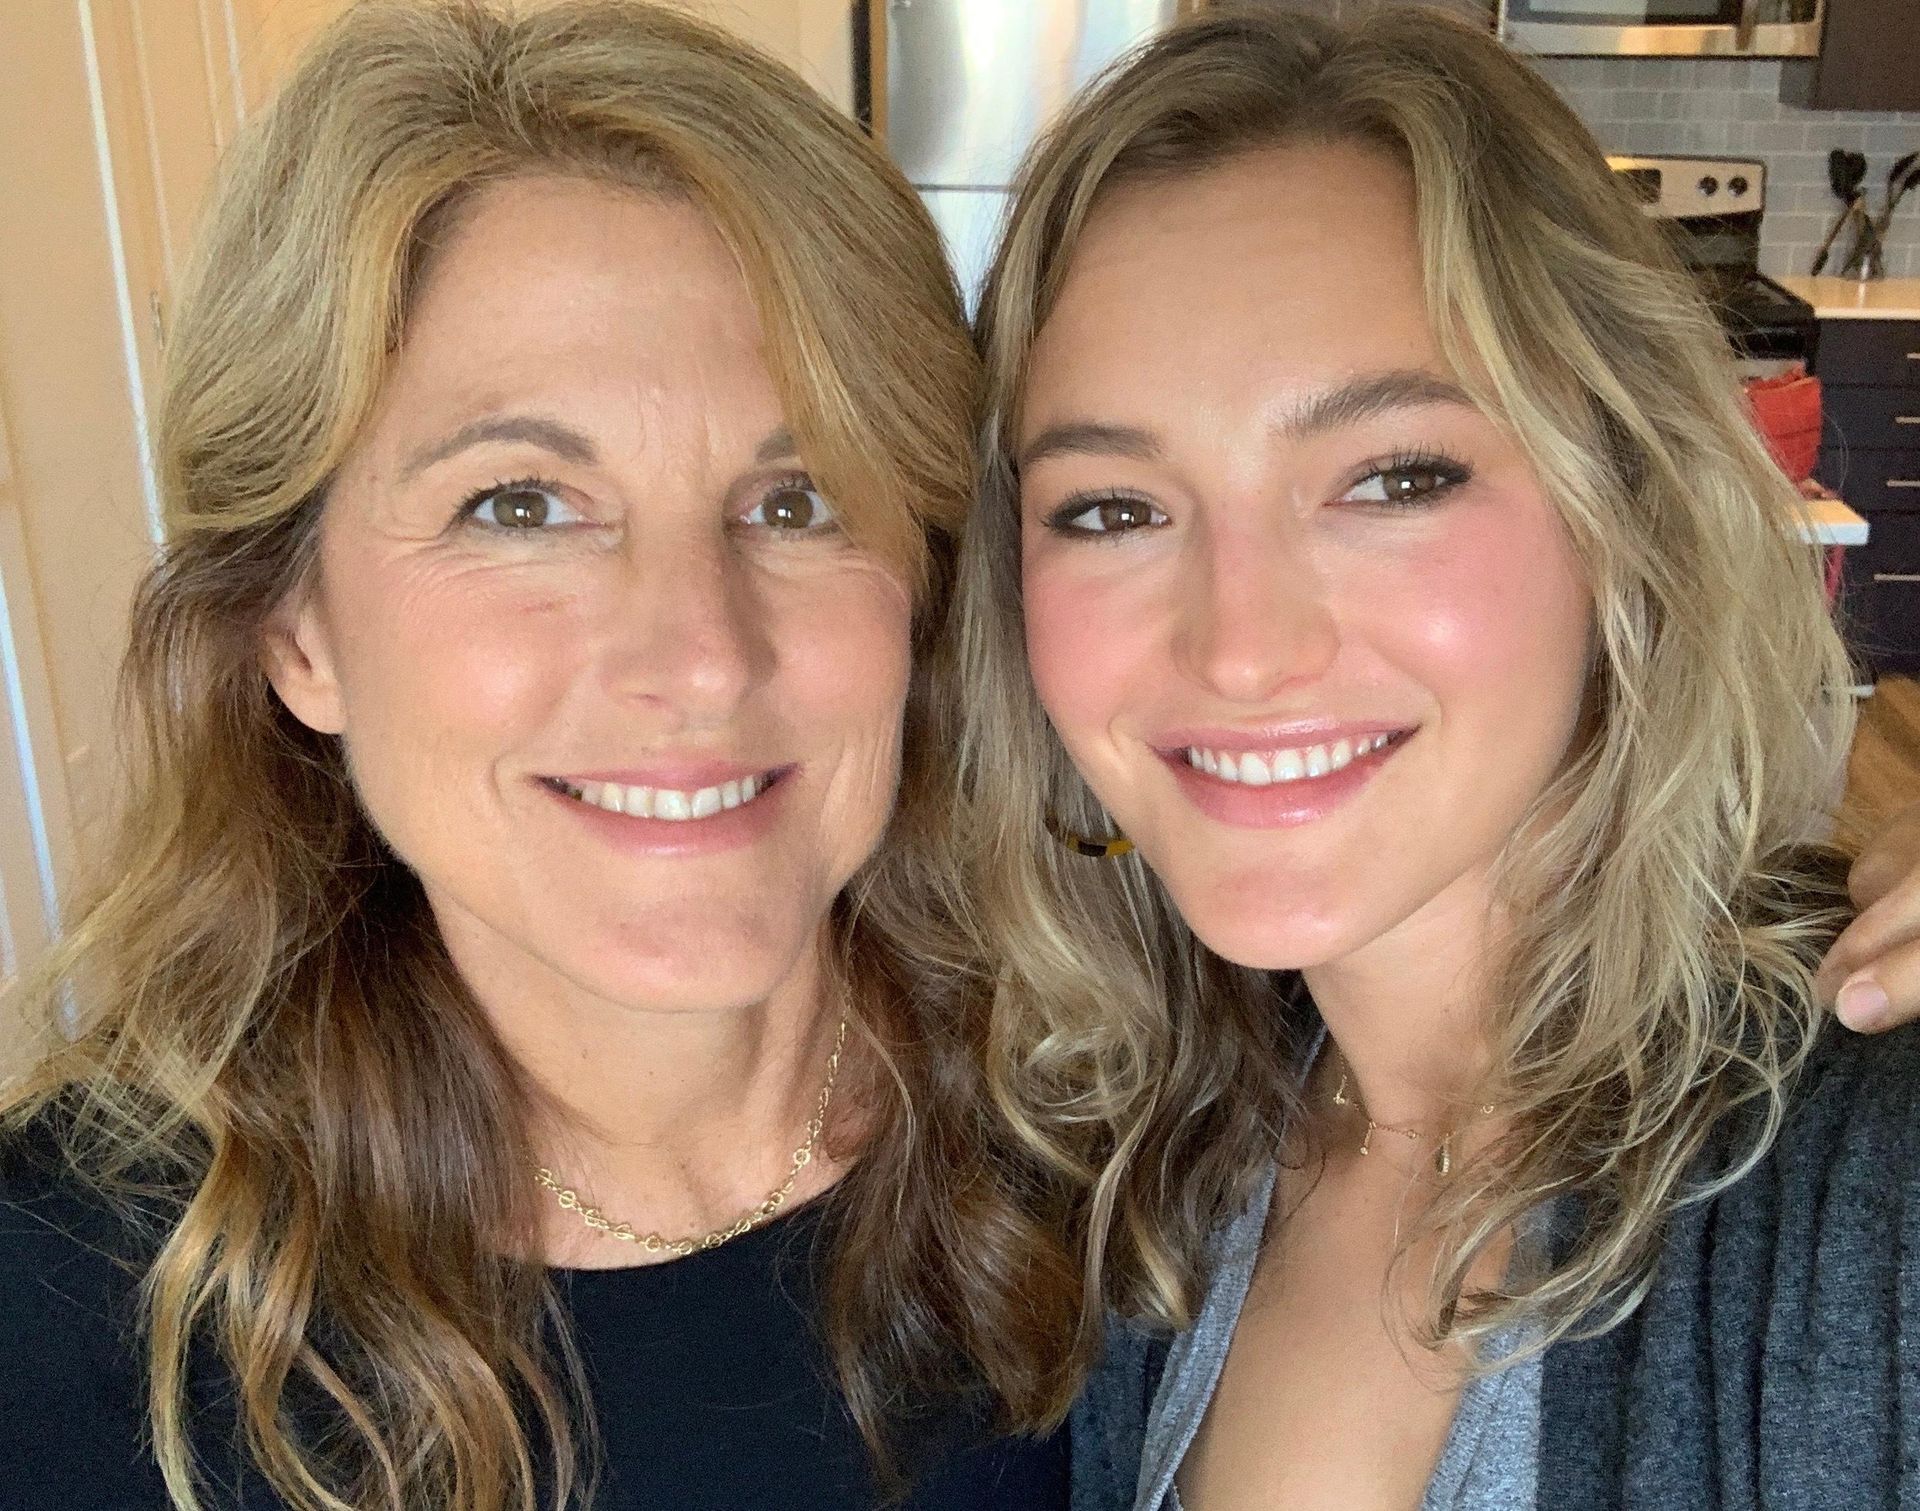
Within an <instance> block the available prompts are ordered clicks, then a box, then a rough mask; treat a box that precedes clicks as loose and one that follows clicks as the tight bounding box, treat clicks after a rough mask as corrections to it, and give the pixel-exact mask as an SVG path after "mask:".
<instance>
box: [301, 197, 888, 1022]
mask: <svg viewBox="0 0 1920 1511" xmlns="http://www.w3.org/2000/svg"><path fill="white" fill-rule="evenodd" d="M784 421H785V417H784V416H783V414H782V412H781V405H780V400H779V397H778V396H777V394H776V393H775V390H774V385H773V382H772V380H771V378H770V377H769V375H768V372H767V367H766V362H765V359H764V356H763V352H762V341H761V332H760V328H759V322H758V319H757V316H756V314H755V311H754V307H753V304H752V301H751V299H750V296H749V294H748V291H747V287H746V285H745V283H744V281H743V279H742V277H741V275H740V273H739V271H738V270H737V268H736V265H735V263H734V261H733V258H732V257H731V255H730V254H729V252H728V250H727V249H726V247H725V246H724V245H723V244H722V242H721V241H720V239H719V237H718V236H717V235H716V234H715V232H714V230H713V229H712V227H711V226H710V225H709V224H708V222H707V221H706V219H705V218H704V217H703V216H702V215H701V214H700V213H699V211H697V210H696V209H694V208H692V207H691V206H689V205H687V204H684V203H680V202H677V201H674V200H671V199H667V198H661V197H653V196H648V195H643V194H639V193H634V192H627V191H622V190H618V189H612V188H606V187H599V186H594V185H589V184H586V183H582V182H576V181H571V180H564V179H545V178H529V179H523V180H518V181H510V182H506V183H503V184H499V185H496V186H493V187H490V188H488V189H486V190H485V191H483V192H481V193H480V194H479V195H478V196H477V197H476V198H475V199H474V200H473V201H472V202H471V203H470V204H469V205H468V206H467V207H466V208H465V209H464V211H463V212H462V213H461V214H460V215H459V216H458V217H456V219H455V222H454V224H453V226H452V229H451V231H450V232H449V234H448V235H447V237H446V238H445V240H444V241H443V243H442V246H441V249H440V250H439V251H438V252H437V253H436V255H435V257H434V259H433V261H432V263H431V265H430V270H429V273H428V275H427V277H426V280H425V283H424V286H423V288H422V290H421V292H420V295H419V299H418V302H417V305H416V307H415V310H414V312H413V315H412V318H411V320H410V323H409V325H408V328H407V333H406V338H405V342H404V344H403V345H402V347H401V349H400V351H399V353H398V355H397V358H396V360H395V362H394V364H393V367H392V371H391V375H390V377H389V379H388V382H387V385H386V387H385V389H384V390H383V392H382V394H381V397H380V401H379V405H378V409H377V412H376V413H375V415H374V416H373V418H372V420H371V422H370V423H369V424H368V426H367V427H366V429H365V432H364V433H363V434H362V435H361V436H360V437H359V440H358V442H357V444H356V445H355V447H354V449H353V452H352V454H351V455H350V456H349V457H348V458H347V460H346V461H345V463H344V464H343V466H342V468H341V470H340V473H339V477H338V481H337V482H336V484H335V485H334V487H333V488H332V490H331V492H330V493H329V495H328V498H327V502H326V507H325V510H324V511H323V515H322V521H321V526H320V553H319V566H318V571H317V573H316V574H315V576H314V578H313V581H312V583H311V585H310V587H309V588H308V589H307V590H306V591H305V592H304V593H303V595H302V596H301V597H300V599H299V600H298V601H297V602H295V603H292V604H289V605H287V606H286V607H285V609H284V610H283V612H282V613H281V615H280V616H279V618H278V620H277V621H276V625H275V628H274V630H273V632H272V633H271V635H270V637H269V647H268V660H269V665H270V668H271V671H272V675H273V678H274V681H275V684H276V686H277V687H278V688H279V690H280V692H281V695H282V696H283V698H284V699H285V700H286V702H287V703H288V704H289V706H290V707H291V708H292V709H293V711H294V712H295V713H296V714H297V715H298V716H299V717H300V718H301V719H302V720H303V721H305V722H306V723H307V724H309V725H311V726H312V727H314V728H316V729H320V730H326V731H330V732H336V733H338V734H340V735H342V736H343V737H344V740H345V746H346V750H347V753H348V756H349V759H350V761H351V765H352V770H353V775H354V780H355V782H356V784H357V787H358V789H359V792H360V794H361V798H362V800H363V801H364V803H365V805H366V807H367V809H368V811H369V812H370V814H371V815H372V817H373V819H374V822H375V823H376V824H377V825H378V826H379V828H380V830H381V832H382V833H383V834H384V835H385V836H386V838H387V839H388V841H389V842H390V843H391V844H392V846H393V848H394V849H395V850H396V851H397V852H398V854H399V855H400V857H401V858H402V859H403V860H405V861H406V862H407V864H408V865H409V866H411V867H412V868H413V869H414V870H415V871H416V872H417V873H418V874H419V876H420V878H421V880H422V882H423V883H424V885H425V888H426V892H427V895H428V897H429V899H430V900H431V903H432V906H433V908H434V912H435V916H436V918H437V920H438V921H439V923H440V926H441V928H442V930H443V931H444V932H445V934H446V936H447V939H448V943H449V946H450V948H452V950H453V953H454V958H455V960H456V961H457V962H458V963H459V964H460V965H461V967H462V969H463V971H465V972H466V973H467V974H468V975H469V977H470V978H474V977H478V976H484V977H487V978H489V980H487V981H482V980H478V979H476V980H475V982H474V984H475V985H476V987H478V988H481V989H482V990H483V996H484V994H485V989H486V988H487V987H488V986H489V985H491V986H492V988H493V989H494V990H495V991H496V992H500V993H514V994H524V993H525V992H527V991H530V990H531V991H540V990H544V989H547V988H549V987H552V986H554V985H556V984H559V985H562V986H567V987H571V988H573V989H577V990H582V991H585V992H587V993H589V994H591V995H592V996H594V997H596V998H598V999H603V1000H607V1001H611V1002H614V1003H619V1004H631V1005H646V1006H657V1007H667V1008H722V1007H726V1006H730V1005H738V1004H743V1003H747V1002H752V1001H758V1000H762V999H764V998H766V997H767V996H769V995H771V994H773V993H774V992H776V991H777V990H778V989H779V988H780V987H781V985H782V983H783V982H786V981H789V980H790V979H793V978H794V976H795V973H796V972H797V971H799V970H801V969H803V963H804V962H806V961H807V960H808V959H809V958H810V957H809V950H810V947H811V946H812V945H813V944H814V942H815V941H816V940H817V939H818V938H819V932H820V929H821V926H822V922H823V920H824V919H825V917H826V915H827V912H828V909H829V907H830V905H831V902H832V899H833V897H834V895H835V894H836V893H837V892H838V891H839V890H840V888H841V887H842V885H843V884H844V883H845V882H846V881H847V879H848V877H849V876H850V875H851V874H852V873H853V872H854V870H855V869H856V868H857V867H858V866H859V865H860V864H861V863H862V861H864V860H865V859H866V857H867V856H868V854H869V853H870V852H871V851H872V850H873V848H874V846H875V844H876V842H877V841H878V838H879V836H880V834H881V831H882V828H883V826H884V825H885V822H886V819H887V815H888V812H889V810H890V808H891V806H892V802H893V796H894V788H895V783H896V779H897V775H898V765H899V746H900V731H901V712H902V708H903V705H904V701H905V696H906V687H907V677H908V660H909V622H910V604H909V598H908V594H907V591H906V590H905V588H904V587H903V586H902V583H901V581H900V580H899V578H898V576H897V575H896V574H895V573H894V572H892V571H890V570H889V569H888V568H887V567H886V566H884V565H882V564H881V563H880V562H878V561H876V560H875V559H874V558H873V557H871V556H870V555H868V554H866V553H865V552H863V551H862V550H860V549H857V548H856V547H855V546H854V545H853V544H852V542H851V541H849V539H848V538H847V537H846V536H845V535H843V534H842V533H841V532H840V530H839V528H838V527H837V526H836V524H835V518H834V514H833V512H832V509H831V506H830V505H829V503H828V502H827V501H826V500H825V499H823V498H822V497H821V496H820V495H819V494H818V493H817V492H815V491H814V487H813V484H812V482H811V481H810V480H809V479H808V477H807V476H806V474H805V472H804V470H803V469H802V467H801V463H800V461H799V458H798V456H797V455H796V453H795V451H794V447H793V443H792V441H791V439H790V437H789V436H788V434H787V431H786V428H785V423H784Z"/></svg>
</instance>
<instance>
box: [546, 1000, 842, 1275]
mask: <svg viewBox="0 0 1920 1511" xmlns="http://www.w3.org/2000/svg"><path fill="white" fill-rule="evenodd" d="M846 1047H847V1020H846V1019H845V1018H842V1019H841V1020H840V1031H839V1033H837V1034H835V1035H834V1039H833V1053H832V1054H830V1055H828V1056H827V1079H826V1082H825V1084H824V1085H822V1086H821V1088H820V1100H819V1102H818V1103H817V1104H816V1105H815V1106H814V1109H813V1116H812V1117H811V1118H809V1119H807V1141H806V1142H805V1143H804V1144H802V1145H801V1146H800V1147H799V1148H798V1149H796V1150H794V1151H793V1163H792V1164H791V1166H790V1167H789V1168H788V1170H787V1178H786V1179H785V1180H784V1181H782V1182H781V1183H780V1184H779V1185H778V1186H775V1187H774V1188H773V1190H771V1191H769V1192H768V1193H767V1194H766V1197H765V1199H764V1200H762V1201H761V1202H760V1204H759V1205H758V1206H756V1207H750V1208H749V1209H748V1210H747V1211H745V1212H743V1213H741V1214H740V1216H738V1217H736V1218H735V1219H734V1220H733V1221H732V1222H731V1223H729V1224H728V1225H727V1226H726V1227H724V1228H715V1229H714V1230H713V1231H712V1232H711V1233H703V1234H700V1235H698V1236H688V1237H686V1238H664V1237H662V1236H661V1235H660V1234H658V1233H636V1232H634V1231H633V1224H632V1223H626V1222H615V1221H614V1220H613V1219H612V1218H611V1217H609V1216H607V1214H606V1213H604V1212H602V1211H601V1210H600V1209H599V1208H598V1207H593V1206H589V1205H588V1204H587V1203H586V1202H585V1201H584V1200H582V1199H581V1197H580V1193H579V1192H577V1191H573V1190H571V1189H569V1188H568V1187H566V1186H563V1185H561V1184H560V1182H559V1180H558V1178H556V1177H555V1175H554V1173H553V1172H552V1171H551V1170H549V1169H548V1168H547V1167H546V1166H545V1165H542V1166H540V1167H538V1168H537V1169H536V1170H535V1171H534V1172H533V1178H534V1181H535V1183H536V1184H538V1185H539V1186H540V1187H541V1188H542V1189H543V1190H547V1191H551V1192H552V1193H553V1194H554V1198H555V1200H557V1201H558V1202H559V1203H560V1207H561V1210H562V1211H566V1212H578V1213H579V1214H580V1220H581V1221H582V1222H583V1223H585V1224H586V1225H587V1226H588V1227H589V1228H592V1229H593V1230H594V1231H595V1232H596V1233H599V1234H601V1235H602V1236H603V1237H606V1238H615V1239H618V1240H619V1241H620V1242H621V1243H631V1244H638V1245H639V1246H640V1248H641V1250H642V1251H643V1252H644V1253H648V1254H673V1255H676V1256H678V1257H679V1258H681V1259H684V1258H686V1257H687V1256H688V1255H689V1254H695V1253H699V1252H701V1251H703V1250H706V1249H717V1248H719V1247H720V1245H721V1244H723V1243H730V1242H732V1241H733V1240H734V1239H736V1238H738V1237H740V1236H741V1235H742V1234H745V1233H751V1232H752V1231H753V1230H754V1229H755V1228H757V1227H759V1226H760V1225H761V1224H762V1223H764V1222H767V1221H768V1220H769V1219H771V1218H772V1217H773V1215H774V1214H775V1213H776V1212H778V1211H779V1210H780V1209H781V1208H782V1207H784V1206H785V1205H786V1204H787V1198H788V1197H790V1196H792V1195H793V1187H794V1183H795V1182H796V1181H798V1180H799V1179H800V1172H801V1171H802V1170H804V1169H806V1168H807V1166H808V1165H810V1164H812V1163H813V1157H814V1155H815V1153H817V1152H818V1150H819V1148H820V1135H821V1133H822V1132H823V1131H824V1130H825V1128H826V1126H827V1108H828V1106H829V1105H830V1104H831V1103H832V1101H833V1083H834V1081H835V1080H836V1079H837V1078H838V1077H839V1074H840V1052H841V1050H843V1049H845V1048H846Z"/></svg>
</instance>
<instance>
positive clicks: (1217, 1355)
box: [1133, 1170, 1542, 1511]
mask: <svg viewBox="0 0 1920 1511" xmlns="http://www.w3.org/2000/svg"><path fill="white" fill-rule="evenodd" d="M1273 1185H1274V1172H1273V1171H1272V1170H1269V1171H1268V1172H1267V1175H1266V1178H1265V1179H1264V1180H1263V1181H1262V1182H1261V1184H1260V1189H1259V1190H1258V1191H1257V1192H1255V1193H1254V1198H1253V1200H1252V1202H1250V1203H1249V1204H1248V1206H1247V1209H1246V1211H1244V1212H1242V1213H1241V1214H1240V1216H1238V1217H1237V1218H1235V1219H1234V1220H1233V1221H1232V1222H1231V1223H1229V1224H1228V1225H1227V1227H1226V1229H1225V1230H1224V1231H1223V1232H1222V1233H1221V1234H1220V1235H1219V1236H1218V1237H1217V1238H1216V1239H1215V1241H1214V1253H1213V1266H1214V1268H1213V1281H1212V1284H1211V1285H1210V1286H1209V1287H1208V1289H1207V1295H1206V1298H1205V1300H1204V1301H1203V1302H1202V1303H1201V1306H1200V1314H1199V1316H1198V1317H1196V1318H1195V1319H1194V1324H1193V1326H1192V1327H1191V1328H1189V1329H1188V1330H1187V1331H1186V1332H1184V1333H1181V1334H1180V1335H1179V1336H1177V1337H1176V1338H1175V1339H1174V1340H1173V1343H1172V1346H1171V1348H1170V1350H1169V1352H1168V1354H1167V1363H1166V1370H1165V1372H1164V1373H1163V1374H1162V1375H1161V1377H1160V1385H1159V1388H1158V1390H1157V1391H1156V1392H1155V1393H1154V1398H1153V1406H1152V1410H1151V1412H1150V1414H1149V1416H1148V1418H1147V1436H1146V1445H1145V1448H1144V1449H1143V1451H1142V1454H1141V1459H1140V1482H1139V1492H1138V1494H1137V1495H1136V1496H1135V1498H1134V1503H1133V1504H1134V1511H1182V1508H1181V1505H1180V1493H1179V1491H1178V1490H1177V1489H1176V1488H1175V1486H1174V1483H1173V1479H1174V1475H1175V1473H1176V1472H1177V1471H1178V1470H1179V1468H1180V1462H1181V1460H1182V1459H1184V1458H1185V1457H1186V1454H1187V1450H1188V1449H1189V1448H1190V1447H1191V1446H1192V1445H1193V1439H1194V1436H1195V1435H1196V1434H1197V1433H1198V1432H1199V1430H1200V1423H1201V1420H1202V1419H1203V1418H1204V1417H1205V1416H1206V1414H1207V1406H1208V1403H1209V1402H1211V1401H1212V1399H1213V1393H1214V1390H1215V1389H1216V1388H1217V1387H1218V1385H1219V1383H1220V1371H1221V1370H1222V1368H1223V1367H1224V1366H1225V1364H1226V1361H1227V1346H1228V1344H1229V1343H1230V1342H1231V1341H1232V1339H1233V1330H1234V1326H1235V1324H1236V1323H1238V1322H1239V1320H1240V1309H1241V1308H1242V1307H1243V1306H1244V1305H1245V1304H1246V1300H1247V1290H1248V1288H1249V1287H1250V1286H1251V1285H1252V1283H1253V1270H1254V1264H1255V1262H1256V1261H1257V1260H1258V1259H1259V1257H1260V1240H1261V1237H1262V1235H1263V1234H1264V1233H1265V1231H1266V1226H1267V1210H1268V1208H1269V1207H1270V1206H1271V1205H1272V1202H1273ZM1516 1341H1517V1340H1516V1339H1515V1338H1511V1337H1504V1336H1503V1337H1498V1338H1496V1339H1494V1340H1493V1344H1492V1352H1493V1355H1494V1357H1496V1358H1499V1357H1505V1356H1506V1355H1508V1354H1510V1353H1512V1352H1513V1351H1514V1346H1515V1344H1516ZM1541 1360H1542V1355H1541V1354H1539V1353H1538V1352H1536V1353H1533V1354H1530V1355H1529V1356H1528V1357H1527V1358H1525V1359H1523V1360H1522V1361H1521V1362H1520V1363H1518V1364H1515V1365H1513V1366H1512V1367H1510V1368H1508V1369H1504V1370H1500V1371H1498V1372H1496V1373H1493V1374H1488V1375H1479V1376H1476V1377H1475V1378H1474V1379H1472V1380H1471V1381H1469V1382H1468V1384H1467V1386H1466V1388H1465V1389H1464V1390H1463V1391H1462V1392H1461V1394H1460V1402H1459V1405H1458V1406H1457V1407H1456V1408H1455V1410H1454V1417H1453V1426H1452V1428H1451V1429H1450V1430H1449V1431H1448V1434H1447V1442H1446V1446H1445V1447H1444V1448H1443V1449H1442V1450H1441V1453H1440V1461H1439V1463H1438V1464H1437V1465H1436V1466H1435V1468H1434V1472H1433V1478H1432V1479H1431V1480H1430V1481H1429V1482H1428V1484H1427V1493H1426V1495H1425V1497H1424V1498H1423V1499H1422V1501H1421V1511H1521V1508H1531V1507H1533V1506H1534V1504H1535V1495H1536V1489H1537V1485H1538V1480H1539V1467H1540V1380H1541ZM1197 1511H1204V1508H1197Z"/></svg>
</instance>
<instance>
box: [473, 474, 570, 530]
mask: <svg viewBox="0 0 1920 1511" xmlns="http://www.w3.org/2000/svg"><path fill="white" fill-rule="evenodd" d="M467 512H468V514H470V515H471V516H472V517H473V518H474V519H475V520H477V521H478V522H479V523H481V524H483V525H490V526H491V527H492V528H494V529H496V530H523V531H535V530H544V529H546V528H548V527H549V526H554V525H569V524H577V523H578V522H579V516H578V515H577V514H575V513H574V511H573V510H571V509H569V508H568V507H567V506H566V505H565V504H564V503H562V502H561V501H560V499H559V498H557V497H556V496H555V495H554V494H553V493H551V492H550V491H549V490H547V489H545V488H539V487H535V486H533V485H532V484H529V483H513V484H510V485H509V486H507V487H505V488H494V489H491V490H489V491H488V492H486V493H483V494H481V495H480V496H479V497H478V498H476V499H474V500H473V502H472V503H470V504H469V505H468V506H467Z"/></svg>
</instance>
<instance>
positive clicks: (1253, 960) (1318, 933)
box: [1168, 880, 1378, 971]
mask: <svg viewBox="0 0 1920 1511" xmlns="http://www.w3.org/2000/svg"><path fill="white" fill-rule="evenodd" d="M1168 891H1169V893H1170V894H1171V896H1172V899H1173V904H1174V906H1175V907H1176V908H1178V909H1179V911H1180V914H1181V916H1182V917H1183V918H1184V919H1185V920H1186V922H1187V927H1188V928H1190V929H1192V930H1193V933H1194V937H1195V938H1197V939H1198V940H1199V941H1200V942H1201V943H1202V944H1204V945H1205V946H1206V947H1207V948H1208V949H1210V950H1212V951H1213V953H1214V954H1216V955H1219V956H1220V957H1221V958H1222V959H1225V960H1230V961H1232V962H1233V963H1234V964H1235V965H1243V966H1246V967H1248V968H1249V969H1251V970H1257V971H1305V970H1312V969H1313V968H1314V967H1315V966H1320V965H1325V964H1327V963H1328V962H1329V961H1333V960H1339V959H1341V958H1342V957H1343V956H1346V955H1348V954H1351V953H1352V952H1353V951H1354V950H1356V949H1359V948H1360V947H1362V946H1363V945H1364V944H1365V943H1366V942H1367V940H1368V939H1369V938H1370V937H1372V936H1373V934H1375V933H1377V932H1378V930H1373V929H1370V928H1369V920H1367V919H1365V918H1362V917H1361V916H1359V914H1360V910H1358V909H1356V908H1351V907H1346V906H1341V905H1338V904H1331V905H1330V904H1329V903H1328V902H1327V901H1326V900H1325V899H1324V898H1320V899H1317V900H1310V899H1311V897H1312V889H1309V888H1305V887H1300V886H1297V885H1296V886H1292V887H1289V886H1288V885H1287V884H1286V883H1274V882H1271V881H1266V880H1263V881H1262V882H1261V883H1259V884H1258V885H1255V884H1252V883H1248V884H1245V885H1243V886H1241V887H1237V888H1234V889H1233V890H1231V891H1222V890H1221V889H1220V888H1218V887H1217V886H1216V887H1211V888H1208V889H1206V892H1205V894H1204V895H1183V893H1182V891H1181V889H1180V888H1178V887H1174V886H1169V888H1168Z"/></svg>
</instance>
